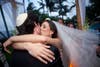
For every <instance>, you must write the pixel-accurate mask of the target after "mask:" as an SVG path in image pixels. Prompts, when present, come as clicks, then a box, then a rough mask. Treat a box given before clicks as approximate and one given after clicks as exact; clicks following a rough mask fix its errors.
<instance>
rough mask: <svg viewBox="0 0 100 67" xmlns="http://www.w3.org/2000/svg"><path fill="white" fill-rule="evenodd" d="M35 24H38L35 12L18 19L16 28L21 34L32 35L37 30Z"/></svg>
mask: <svg viewBox="0 0 100 67" xmlns="http://www.w3.org/2000/svg"><path fill="white" fill-rule="evenodd" d="M35 23H36V24H38V23H39V22H38V16H37V15H36V14H34V13H33V12H29V13H23V14H20V15H19V16H18V17H17V21H16V26H17V29H18V31H19V34H31V33H33V29H34V28H35Z"/></svg>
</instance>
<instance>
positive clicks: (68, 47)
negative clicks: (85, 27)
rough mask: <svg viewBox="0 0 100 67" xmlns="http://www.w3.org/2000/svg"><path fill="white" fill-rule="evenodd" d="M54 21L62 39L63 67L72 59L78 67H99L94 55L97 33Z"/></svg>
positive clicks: (97, 59) (66, 66)
mask: <svg viewBox="0 0 100 67" xmlns="http://www.w3.org/2000/svg"><path fill="white" fill-rule="evenodd" d="M54 23H55V25H56V27H57V30H58V34H59V37H60V39H61V40H62V46H63V64H64V67H68V65H69V63H70V62H72V61H73V62H75V63H76V64H77V66H78V67H100V61H99V58H98V57H97V56H96V47H97V45H98V43H99V37H98V35H96V34H95V33H94V32H89V31H81V30H78V29H73V28H69V27H67V26H64V25H61V24H59V23H57V22H54Z"/></svg>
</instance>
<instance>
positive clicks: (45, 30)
mask: <svg viewBox="0 0 100 67" xmlns="http://www.w3.org/2000/svg"><path fill="white" fill-rule="evenodd" d="M52 34H53V31H52V30H50V26H49V23H48V22H46V21H45V22H43V23H42V25H41V35H44V36H49V37H51V36H52Z"/></svg>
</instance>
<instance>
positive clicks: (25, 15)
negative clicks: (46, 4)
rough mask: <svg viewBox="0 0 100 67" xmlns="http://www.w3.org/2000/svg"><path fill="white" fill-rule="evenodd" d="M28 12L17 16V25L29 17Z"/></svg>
mask: <svg viewBox="0 0 100 67" xmlns="http://www.w3.org/2000/svg"><path fill="white" fill-rule="evenodd" d="M27 16H28V15H27V13H23V14H20V15H18V16H17V19H16V26H21V25H22V24H23V23H24V21H25V20H26V18H27Z"/></svg>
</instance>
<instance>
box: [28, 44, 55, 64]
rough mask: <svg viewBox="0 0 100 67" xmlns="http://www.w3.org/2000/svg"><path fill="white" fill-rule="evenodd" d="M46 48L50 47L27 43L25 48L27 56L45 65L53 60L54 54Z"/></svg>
mask: <svg viewBox="0 0 100 67" xmlns="http://www.w3.org/2000/svg"><path fill="white" fill-rule="evenodd" d="M48 48H50V46H47V45H44V44H41V43H36V44H32V43H29V44H28V46H27V50H28V52H29V54H30V55H32V56H33V57H35V58H37V59H38V60H40V61H41V62H43V63H45V64H47V63H48V62H52V61H53V60H54V59H55V58H54V53H53V52H52V51H50V50H49V49H48Z"/></svg>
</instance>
